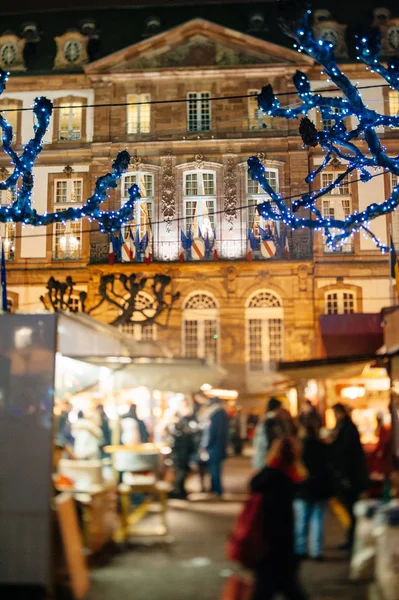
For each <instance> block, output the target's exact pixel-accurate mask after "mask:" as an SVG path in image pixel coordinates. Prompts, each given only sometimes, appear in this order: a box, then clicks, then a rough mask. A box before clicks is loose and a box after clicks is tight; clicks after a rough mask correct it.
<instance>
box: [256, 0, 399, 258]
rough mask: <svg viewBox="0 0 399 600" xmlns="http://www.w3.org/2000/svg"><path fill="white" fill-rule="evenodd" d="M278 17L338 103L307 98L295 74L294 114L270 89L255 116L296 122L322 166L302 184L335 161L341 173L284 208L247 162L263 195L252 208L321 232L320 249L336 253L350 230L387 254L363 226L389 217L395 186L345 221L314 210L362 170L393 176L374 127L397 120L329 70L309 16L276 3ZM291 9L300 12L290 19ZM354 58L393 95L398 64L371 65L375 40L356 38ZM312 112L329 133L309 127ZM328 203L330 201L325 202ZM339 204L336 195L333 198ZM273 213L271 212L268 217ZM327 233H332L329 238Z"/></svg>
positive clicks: (325, 46)
mask: <svg viewBox="0 0 399 600" xmlns="http://www.w3.org/2000/svg"><path fill="white" fill-rule="evenodd" d="M281 6H282V9H283V11H284V12H285V15H283V17H282V21H281V24H282V27H283V29H284V31H285V32H286V33H287V34H288V35H290V37H292V38H293V39H294V40H295V41H296V43H295V45H294V46H295V47H296V48H297V50H298V52H306V53H307V54H309V55H310V56H311V57H312V58H313V59H314V60H315V61H316V62H318V63H319V64H321V65H322V66H323V73H325V74H326V75H327V76H328V77H329V80H330V81H331V82H332V83H334V84H335V85H336V87H337V89H338V90H340V91H341V92H342V95H343V97H336V98H329V97H324V96H322V95H321V94H320V93H314V92H312V91H311V87H310V82H309V79H308V77H307V76H306V75H305V74H304V73H302V72H300V71H297V72H296V73H295V75H294V77H293V83H294V85H295V88H296V90H297V94H298V96H299V99H300V100H301V103H300V105H299V106H297V107H294V108H292V107H288V108H282V107H281V106H280V101H279V99H278V98H277V96H276V95H275V94H274V92H273V88H272V86H271V85H270V84H268V85H266V86H265V87H264V88H263V89H262V91H261V93H260V94H259V95H258V105H259V108H260V110H261V111H262V112H263V113H265V114H267V115H270V116H272V117H280V118H284V119H297V118H300V117H301V122H300V127H299V131H300V134H301V137H302V140H303V142H304V144H305V145H306V146H309V147H315V146H317V145H318V144H320V146H321V148H322V149H323V151H324V152H325V155H324V160H323V162H322V164H321V165H320V166H318V167H317V168H316V169H315V170H314V171H312V172H311V173H309V174H308V176H307V177H306V179H305V181H306V183H309V184H310V183H312V182H313V181H314V179H315V178H316V176H317V175H319V174H320V173H322V172H323V171H325V170H326V168H327V167H328V165H329V163H330V161H331V160H332V159H334V158H336V157H338V159H339V160H340V161H342V167H343V169H344V172H342V173H339V174H337V175H336V177H335V179H334V181H332V182H331V184H329V185H328V186H327V187H325V188H322V189H319V190H315V191H312V192H309V193H305V194H303V195H302V197H301V198H299V199H298V200H295V201H294V202H292V205H291V206H289V205H288V204H286V203H285V202H284V201H283V199H282V198H281V196H280V195H279V194H277V193H276V192H275V191H274V190H273V188H272V187H271V186H270V184H269V183H268V181H267V179H266V173H265V168H264V167H263V165H262V163H261V162H260V160H259V159H258V158H256V157H252V158H250V159H249V160H248V171H249V174H250V176H251V177H252V179H254V180H256V181H258V182H259V184H260V186H261V187H262V188H263V190H264V191H265V192H266V193H267V194H268V195H269V196H270V201H266V202H264V203H263V204H260V205H259V206H258V207H257V210H258V212H259V213H260V215H261V216H262V217H263V218H265V219H267V220H271V221H281V222H283V223H285V224H286V225H287V226H288V227H290V228H291V229H293V230H297V229H300V228H305V227H307V228H309V229H313V230H316V231H323V233H324V235H325V236H326V242H327V245H329V246H330V247H333V248H336V247H339V246H340V245H343V244H345V242H347V240H348V238H349V237H350V236H352V235H353V233H355V232H357V231H361V230H362V231H363V232H364V233H366V234H367V235H368V236H370V237H371V238H372V239H373V240H374V242H375V244H376V245H377V246H378V247H379V248H380V249H381V250H383V251H386V250H388V248H387V247H386V246H385V245H384V244H382V243H381V242H380V240H379V239H378V238H377V237H376V236H375V235H374V234H373V233H372V232H371V231H370V228H369V223H370V222H371V221H372V220H373V219H376V218H377V217H380V216H382V215H386V214H388V213H390V212H392V211H394V210H395V209H396V208H397V206H398V204H399V186H396V187H394V188H393V189H392V192H391V195H390V196H389V198H387V199H386V200H385V201H384V202H381V203H380V204H377V203H372V204H369V205H368V206H367V207H366V208H365V209H364V210H362V211H360V212H357V211H356V212H353V213H352V214H350V215H348V216H347V217H346V218H345V219H335V218H331V217H325V216H323V214H322V213H321V211H320V210H319V209H318V208H317V206H316V203H317V200H319V198H322V197H323V196H325V195H327V194H330V193H331V191H332V190H333V189H334V188H336V187H339V186H341V185H343V183H344V181H345V179H346V178H347V177H348V176H353V175H354V173H355V172H356V173H357V174H358V177H359V179H360V181H362V182H367V181H369V180H370V179H371V177H372V176H371V174H370V169H373V168H374V169H376V168H377V169H384V170H386V171H387V172H390V173H392V174H394V175H397V176H399V157H398V156H396V157H390V156H388V154H387V153H386V151H385V148H384V147H383V146H382V145H381V142H380V139H379V138H378V135H377V132H376V128H377V127H379V126H384V127H399V116H388V115H383V114H380V113H378V112H376V111H374V110H371V109H369V108H368V107H367V106H366V105H365V103H364V102H363V100H362V97H361V94H360V92H359V90H358V89H357V87H356V85H354V84H353V83H352V82H351V81H350V80H349V79H348V78H347V77H346V75H345V74H344V72H343V71H342V70H341V69H340V67H339V66H338V64H337V61H336V59H335V55H334V45H333V44H332V43H331V42H329V41H326V40H323V39H319V40H316V39H315V38H314V37H313V33H312V28H311V24H310V18H311V10H306V9H305V7H304V5H303V4H302V5H301V3H300V2H292V1H291V2H282V3H281ZM298 10H299V11H300V12H298ZM356 41H357V45H356V50H357V59H358V60H359V61H362V62H363V63H365V64H366V65H367V66H368V68H370V69H371V70H372V71H374V72H376V73H378V74H379V75H381V77H382V78H383V79H385V81H386V82H387V83H388V84H389V85H390V86H391V87H392V88H393V89H396V90H398V89H399V58H397V57H394V58H392V59H390V61H389V62H388V66H387V67H385V66H383V65H382V64H381V63H380V61H379V58H378V57H379V53H380V50H381V45H380V42H379V38H378V36H377V35H376V34H375V33H371V34H369V35H364V36H360V37H358V38H357V40H356ZM312 109H317V110H318V111H319V112H320V113H321V117H322V120H323V121H327V120H329V121H332V122H333V123H334V125H333V126H332V127H331V129H330V130H327V129H323V130H322V131H317V129H316V127H315V125H314V124H313V123H312V122H311V121H310V119H309V118H308V116H307V115H308V114H309V112H310V111H311V110H312ZM351 116H354V117H356V118H357V121H358V123H357V125H356V126H355V127H354V128H352V129H348V128H347V125H346V124H345V119H346V118H347V117H351ZM357 140H362V142H363V143H364V142H366V144H367V148H368V150H366V151H363V150H362V149H361V148H360V147H358V146H357V145H356V141H357ZM330 198H331V197H330ZM336 201H338V202H339V201H340V200H339V196H337V197H336ZM301 207H304V208H308V209H310V212H311V215H312V217H311V218H300V217H296V216H295V213H296V212H297V211H298V210H299V209H300V208H301ZM276 208H277V210H276ZM331 230H334V231H331Z"/></svg>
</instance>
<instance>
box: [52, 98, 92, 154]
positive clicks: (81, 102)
mask: <svg viewBox="0 0 399 600" xmlns="http://www.w3.org/2000/svg"><path fill="white" fill-rule="evenodd" d="M68 104H69V105H71V106H72V105H73V104H75V105H78V106H81V107H82V108H81V117H80V137H79V138H71V139H60V125H61V110H62V109H61V108H59V107H61V106H66V105H68ZM87 104H88V99H87V98H86V97H81V96H73V95H70V96H64V97H62V98H56V99H55V100H54V107H55V108H56V110H54V112H53V114H54V120H53V143H56V144H61V145H63V144H65V146H69V145H70V144H71V143H72V142H75V143H80V144H81V143H84V142H86V141H87V108H86V105H87Z"/></svg>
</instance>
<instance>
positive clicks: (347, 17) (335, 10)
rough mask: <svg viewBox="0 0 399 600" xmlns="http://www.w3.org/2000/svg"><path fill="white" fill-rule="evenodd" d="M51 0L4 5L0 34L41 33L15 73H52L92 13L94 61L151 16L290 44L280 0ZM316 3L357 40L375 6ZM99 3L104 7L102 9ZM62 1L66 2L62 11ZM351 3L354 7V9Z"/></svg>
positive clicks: (135, 35) (137, 35)
mask: <svg viewBox="0 0 399 600" xmlns="http://www.w3.org/2000/svg"><path fill="white" fill-rule="evenodd" d="M108 2H109V0H108ZM126 2H127V0H126ZM124 3H125V2H124ZM131 3H132V2H130V4H131ZM50 4H51V5H52V6H54V3H50V2H47V1H46V0H37V1H35V3H32V2H31V1H30V0H25V4H24V0H16V2H13V3H10V4H9V6H8V9H6V8H4V7H3V8H2V12H3V13H4V14H3V16H2V17H1V28H0V33H3V32H5V31H9V30H10V31H13V32H14V33H16V34H17V35H20V34H21V27H22V25H23V24H24V23H26V22H27V21H32V22H34V23H36V24H37V26H38V30H39V34H40V41H39V42H38V43H27V44H26V47H25V64H26V66H27V69H26V71H24V72H19V73H15V76H23V75H24V74H28V75H29V74H44V73H53V72H54V71H53V64H54V58H55V54H56V45H55V41H54V38H55V37H56V36H60V35H63V34H64V33H65V32H66V31H67V30H70V29H79V27H80V24H81V22H82V20H84V19H88V18H89V19H92V20H94V21H95V23H96V27H97V34H98V37H97V38H93V39H92V40H91V41H90V44H89V54H90V59H91V61H93V60H98V59H101V58H103V57H106V56H109V55H111V54H113V53H115V52H117V51H119V50H121V49H122V48H126V47H129V46H132V45H133V44H136V43H138V42H141V41H142V40H143V39H145V38H146V37H148V35H146V28H147V25H146V23H147V22H148V19H150V17H157V19H158V20H159V22H160V27H159V29H157V30H156V33H162V32H165V31H168V30H170V29H172V28H174V27H176V26H178V25H181V24H182V23H186V22H187V21H190V20H193V19H197V18H200V19H206V20H207V21H211V22H212V23H215V24H216V25H221V26H223V27H228V28H230V29H233V30H235V31H238V32H242V33H245V34H249V35H251V36H253V37H255V38H260V39H263V40H265V41H267V42H270V43H272V44H276V45H279V46H283V47H286V48H290V49H292V40H290V39H289V38H287V36H285V35H284V34H283V33H282V31H281V29H280V28H279V27H278V26H277V5H276V2H267V3H265V2H262V3H260V2H250V3H248V2H241V3H236V2H233V3H232V2H230V3H229V4H228V7H227V6H226V4H227V3H226V2H221V1H219V2H216V3H211V4H210V3H207V2H198V1H197V3H196V4H191V3H190V4H189V3H187V2H186V3H184V4H183V5H181V3H179V5H178V0H177V1H175V2H173V5H171V2H169V3H168V4H169V5H167V6H166V5H165V0H164V2H163V3H162V2H158V3H156V2H151V4H150V6H148V5H146V6H137V3H136V6H135V7H131V6H117V7H112V8H110V7H106V6H104V5H106V4H107V3H106V2H105V0H103V1H102V2H100V1H99V0H96V2H95V4H96V8H93V4H94V1H93V2H91V0H83V2H82V4H83V6H85V5H86V8H83V9H78V8H74V9H72V10H71V8H70V7H71V6H73V5H75V6H76V5H77V2H75V0H68V1H66V0H65V1H64V2H57V10H56V12H55V11H54V10H53V11H51V10H46V9H48V7H49V6H50ZM157 4H158V5H157ZM159 4H161V5H159ZM313 4H314V7H315V8H326V9H330V10H331V13H332V16H333V17H334V18H335V19H336V20H337V21H338V22H341V23H342V22H344V23H346V24H348V29H347V39H348V41H349V40H352V39H353V35H354V32H355V31H356V30H359V29H360V30H364V29H366V28H367V27H368V26H369V25H370V23H371V20H372V9H373V7H372V6H371V7H367V8H364V3H362V5H361V7H360V8H359V2H358V3H355V2H350V3H347V2H346V3H345V8H344V3H343V2H342V0H339V1H338V0H337V1H336V2H332V1H330V0H326V1H322V2H320V1H318V0H316V1H315V2H314V3H313ZM383 4H384V5H385V6H387V7H388V8H391V9H392V11H394V10H395V8H396V4H395V3H394V2H391V1H387V2H384V3H383ZM32 5H34V6H35V10H34V11H31V10H29V9H30V7H31V6H32ZM100 5H101V8H98V6H100ZM60 6H61V7H62V6H64V7H65V8H64V10H63V9H62V8H60ZM366 6H367V5H366ZM375 6H377V5H375ZM11 7H12V9H13V10H19V11H21V12H15V13H14V14H10V11H11ZM24 7H25V10H23V8H24ZM28 7H29V8H28ZM38 7H42V10H38ZM353 7H355V10H354V8H353ZM356 9H357V10H356ZM396 10H397V8H396ZM254 13H258V14H260V15H262V16H263V18H264V23H263V26H261V27H260V28H258V29H256V28H254V27H251V25H250V21H249V19H250V16H251V15H253V14H254ZM147 33H148V31H147ZM13 76H14V75H13Z"/></svg>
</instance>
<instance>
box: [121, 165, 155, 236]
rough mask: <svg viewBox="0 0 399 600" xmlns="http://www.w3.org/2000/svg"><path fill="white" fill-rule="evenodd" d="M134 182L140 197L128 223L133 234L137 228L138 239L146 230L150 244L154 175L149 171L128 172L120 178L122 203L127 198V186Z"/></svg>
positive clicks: (129, 186)
mask: <svg viewBox="0 0 399 600" xmlns="http://www.w3.org/2000/svg"><path fill="white" fill-rule="evenodd" d="M134 184H136V185H137V186H138V188H139V190H140V195H141V197H140V199H139V200H137V201H136V203H135V205H134V209H133V215H134V218H133V220H132V221H131V223H130V225H131V227H132V233H133V235H134V236H135V235H136V231H137V229H138V232H139V235H140V239H142V238H143V236H144V234H145V232H146V231H148V236H149V243H150V244H152V222H153V214H154V175H152V174H151V173H129V174H128V175H124V176H123V178H122V204H125V202H127V201H128V200H129V193H128V190H129V188H131V187H132V185H134Z"/></svg>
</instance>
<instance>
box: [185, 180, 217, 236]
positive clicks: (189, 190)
mask: <svg viewBox="0 0 399 600" xmlns="http://www.w3.org/2000/svg"><path fill="white" fill-rule="evenodd" d="M183 196H184V219H185V229H186V233H188V232H189V230H190V229H191V231H192V233H193V236H194V237H197V236H198V231H201V234H202V235H203V236H206V235H207V234H208V235H209V236H210V237H212V236H213V235H214V231H215V211H216V173H215V171H203V170H197V171H186V172H185V173H184V181H183Z"/></svg>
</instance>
